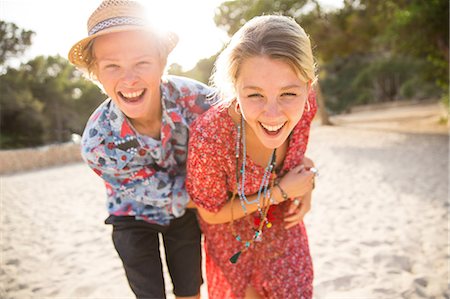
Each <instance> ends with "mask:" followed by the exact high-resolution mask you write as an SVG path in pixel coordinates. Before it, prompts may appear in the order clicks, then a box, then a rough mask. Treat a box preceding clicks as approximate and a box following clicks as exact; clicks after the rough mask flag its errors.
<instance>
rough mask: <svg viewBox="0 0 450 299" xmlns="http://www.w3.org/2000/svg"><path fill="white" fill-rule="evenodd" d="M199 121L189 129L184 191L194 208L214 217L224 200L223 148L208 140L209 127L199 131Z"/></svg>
mask: <svg viewBox="0 0 450 299" xmlns="http://www.w3.org/2000/svg"><path fill="white" fill-rule="evenodd" d="M200 120H202V119H199V120H198V121H196V122H194V124H193V126H192V127H191V136H190V140H189V146H188V149H189V154H188V161H187V179H186V189H187V191H188V193H189V195H190V196H191V199H192V201H193V202H194V203H195V204H196V205H198V206H200V207H202V208H204V209H206V210H208V211H210V212H213V213H217V212H218V211H219V210H220V209H221V208H222V207H223V205H224V204H225V203H226V202H227V200H228V193H227V173H226V167H225V166H226V164H225V161H226V160H225V154H224V152H223V151H224V145H223V143H220V142H219V138H217V137H215V138H214V137H209V136H208V134H207V132H206V131H207V130H208V129H210V126H213V124H207V125H206V126H204V127H202V126H201V122H199V121H200ZM205 123H206V122H205Z"/></svg>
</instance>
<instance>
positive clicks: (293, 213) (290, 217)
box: [284, 191, 312, 229]
mask: <svg viewBox="0 0 450 299" xmlns="http://www.w3.org/2000/svg"><path fill="white" fill-rule="evenodd" d="M311 193H312V192H311V191H310V192H308V193H307V194H306V195H305V196H304V197H303V198H301V199H300V198H299V199H297V200H298V202H299V204H298V205H297V202H296V200H292V201H291V202H290V205H289V208H288V211H287V213H286V214H285V218H284V222H286V225H285V228H286V229H289V228H291V227H294V226H296V225H297V224H300V223H301V222H302V221H303V218H304V217H305V215H306V213H308V212H309V211H310V210H311Z"/></svg>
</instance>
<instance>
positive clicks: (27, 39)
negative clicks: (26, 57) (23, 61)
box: [0, 20, 34, 65]
mask: <svg viewBox="0 0 450 299" xmlns="http://www.w3.org/2000/svg"><path fill="white" fill-rule="evenodd" d="M33 35H34V32H33V31H30V30H25V29H20V28H19V27H17V25H16V24H14V23H7V22H5V21H2V20H0V65H4V63H5V62H6V61H7V60H8V59H10V58H12V57H16V56H19V55H21V54H23V53H24V52H25V50H26V49H27V48H28V47H29V46H30V45H31V38H32V37H33Z"/></svg>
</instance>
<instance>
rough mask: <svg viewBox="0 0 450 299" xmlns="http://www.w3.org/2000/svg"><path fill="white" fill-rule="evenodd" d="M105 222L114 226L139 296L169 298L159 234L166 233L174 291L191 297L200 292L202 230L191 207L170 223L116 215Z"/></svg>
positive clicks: (167, 253)
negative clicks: (164, 224)
mask: <svg viewBox="0 0 450 299" xmlns="http://www.w3.org/2000/svg"><path fill="white" fill-rule="evenodd" d="M105 223H107V224H112V225H113V233H112V239H113V242H114V246H115V248H116V250H117V252H118V253H119V256H120V258H121V259H122V262H123V266H124V269H125V273H126V275H127V279H128V283H129V284H130V287H131V289H132V290H133V292H134V294H135V295H136V297H137V298H165V297H166V296H165V287H164V277H163V271H162V263H161V258H160V255H159V238H158V233H161V234H162V236H163V240H164V248H165V252H166V261H167V266H168V269H169V273H170V276H171V278H172V283H173V287H174V290H173V292H174V294H175V295H176V296H181V297H187V296H194V295H197V294H198V293H199V292H200V286H201V284H202V282H203V280H202V272H201V244H200V241H201V233H200V229H199V226H198V223H197V217H196V214H195V212H194V210H190V209H187V210H186V214H185V215H184V216H182V217H180V218H176V219H174V220H172V221H171V223H170V225H169V226H160V225H156V224H150V223H147V222H145V221H141V220H135V218H134V217H131V216H113V215H111V216H110V217H108V219H106V221H105Z"/></svg>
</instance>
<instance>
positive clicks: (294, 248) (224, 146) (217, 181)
mask: <svg viewBox="0 0 450 299" xmlns="http://www.w3.org/2000/svg"><path fill="white" fill-rule="evenodd" d="M308 101H309V106H310V109H309V111H308V110H307V109H305V112H304V114H303V116H302V118H301V120H300V121H299V123H298V124H297V125H296V127H295V128H294V130H293V132H292V134H291V136H290V141H289V147H288V151H287V154H286V157H285V159H284V162H283V166H282V169H281V173H283V172H286V171H288V170H289V169H291V168H293V167H294V166H296V165H298V164H300V163H301V162H302V160H303V157H304V154H305V151H306V147H307V142H308V137H309V130H310V125H311V121H312V118H313V117H314V115H315V113H316V111H317V105H316V101H315V95H314V94H313V93H312V94H311V95H310V96H309V97H308ZM236 135H237V133H236V126H235V124H234V123H233V121H232V119H231V117H230V116H229V115H228V113H227V111H226V109H223V108H220V107H214V108H211V109H210V110H209V111H208V112H206V113H205V114H203V115H202V116H201V117H199V118H198V119H197V120H196V121H195V122H194V123H193V125H192V127H191V138H190V140H189V157H188V163H187V172H188V174H187V181H186V187H187V190H188V192H189V193H190V195H191V197H192V200H193V201H194V202H195V203H196V204H197V205H198V206H200V207H202V208H204V209H206V210H208V211H211V212H217V211H218V210H220V208H221V207H222V206H223V205H224V204H226V203H227V201H228V199H229V194H230V193H231V192H232V191H233V190H234V188H235V186H236V178H235V169H236V165H235V163H236V162H235V140H236ZM263 174H264V167H261V166H259V165H257V164H255V163H254V162H253V161H252V160H251V159H250V158H249V157H247V165H246V185H245V190H246V193H247V194H248V195H250V194H254V193H256V192H257V191H258V189H259V186H260V182H261V179H262V177H263ZM287 209H288V202H285V203H282V204H279V205H274V206H271V207H270V215H269V217H270V218H271V221H272V223H273V225H272V227H271V228H267V227H264V230H263V233H262V241H261V242H256V241H255V242H254V243H253V244H252V245H251V246H250V248H249V249H248V250H247V251H244V252H243V253H242V254H241V255H240V257H239V261H238V262H237V263H236V264H232V263H231V262H230V261H229V259H230V257H231V256H232V255H233V254H235V253H236V252H238V251H240V250H241V249H242V244H241V243H240V242H238V241H237V240H236V239H235V238H234V237H233V235H232V233H231V229H230V224H229V223H225V224H214V225H212V224H208V223H206V222H205V221H203V220H202V219H201V217H199V218H200V219H199V220H200V226H201V229H202V231H203V234H204V237H205V252H206V275H207V282H208V293H209V298H210V299H216V298H217V299H222V298H243V297H244V295H245V290H246V288H247V286H248V285H249V284H250V285H251V286H252V287H253V288H255V289H256V291H258V292H259V293H260V294H262V295H264V297H266V298H295V299H299V298H312V281H313V267H312V261H311V256H310V253H309V246H308V238H307V235H306V230H305V227H304V224H303V223H301V224H300V225H297V226H295V227H293V228H291V229H288V230H286V229H285V228H284V223H283V218H284V213H285V212H286V210H287ZM258 218H259V214H258V212H255V213H253V214H250V215H247V216H246V217H243V218H241V219H238V220H235V221H234V229H235V231H236V233H237V234H238V235H240V236H241V238H242V240H248V239H251V238H252V236H253V235H254V228H255V226H257V224H258V223H257V221H255V220H257V219H258Z"/></svg>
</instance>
